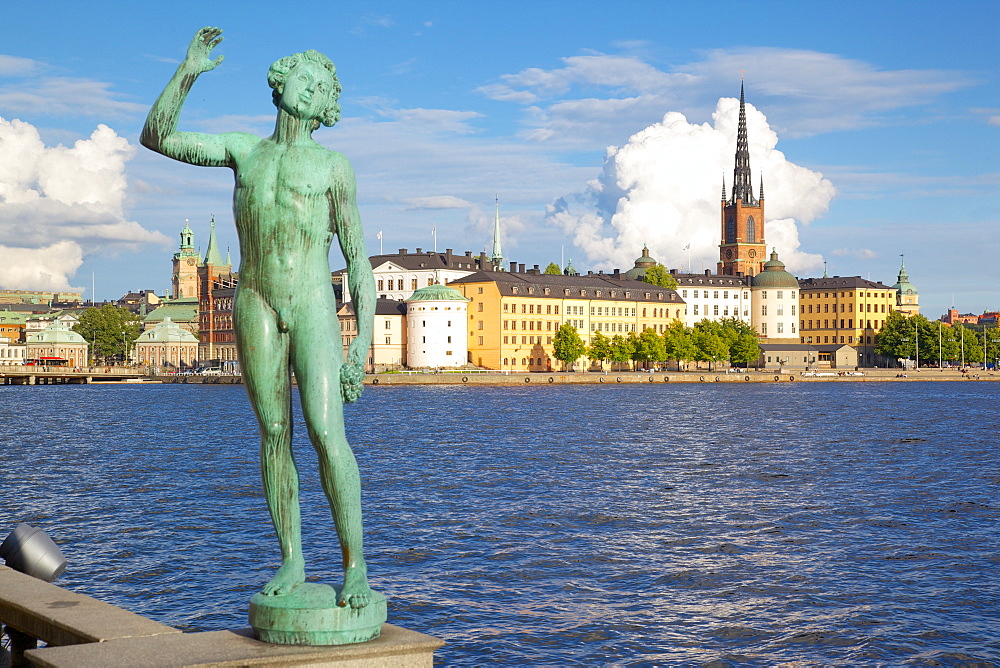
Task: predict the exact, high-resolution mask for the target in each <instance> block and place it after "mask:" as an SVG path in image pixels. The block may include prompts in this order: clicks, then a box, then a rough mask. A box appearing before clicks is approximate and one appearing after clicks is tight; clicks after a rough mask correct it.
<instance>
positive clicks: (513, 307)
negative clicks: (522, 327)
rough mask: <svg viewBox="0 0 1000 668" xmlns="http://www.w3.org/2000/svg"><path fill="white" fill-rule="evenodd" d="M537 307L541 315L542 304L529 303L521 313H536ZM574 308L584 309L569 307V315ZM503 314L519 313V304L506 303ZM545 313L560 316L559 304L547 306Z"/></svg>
mask: <svg viewBox="0 0 1000 668" xmlns="http://www.w3.org/2000/svg"><path fill="white" fill-rule="evenodd" d="M508 306H509V307H510V309H509V310H508ZM536 306H537V307H538V311H537V313H541V312H542V305H541V304H528V303H525V304H521V313H535V312H536V311H535V307H536ZM573 308H580V309H582V308H583V307H582V306H580V307H573V306H567V307H566V312H567V313H568V312H570V309H573ZM479 310H480V311H482V310H483V305H482V304H481V303H480V304H479ZM503 312H504V313H517V304H508V303H507V302H504V304H503ZM545 313H546V314H548V315H559V304H545ZM580 313H581V314H582V313H583V311H582V310H581V311H580Z"/></svg>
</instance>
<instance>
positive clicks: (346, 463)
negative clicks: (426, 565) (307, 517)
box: [292, 300, 371, 608]
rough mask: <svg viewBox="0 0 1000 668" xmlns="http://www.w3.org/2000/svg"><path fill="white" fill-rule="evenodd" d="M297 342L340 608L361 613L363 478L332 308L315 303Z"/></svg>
mask: <svg viewBox="0 0 1000 668" xmlns="http://www.w3.org/2000/svg"><path fill="white" fill-rule="evenodd" d="M300 315H301V317H298V318H297V319H296V324H297V325H298V327H297V328H296V331H295V332H294V337H293V343H292V363H293V365H294V368H295V377H296V380H297V381H298V384H299V396H300V397H301V400H302V413H303V416H304V417H305V421H306V427H307V428H308V430H309V439H310V440H311V441H312V444H313V447H314V448H315V449H316V454H317V455H318V457H319V471H320V481H321V482H322V485H323V491H324V492H325V493H326V498H327V500H328V501H329V502H330V510H331V511H332V512H333V522H334V524H335V525H336V527H337V538H338V540H339V541H340V549H341V552H342V555H343V565H344V587H343V589H342V590H341V592H340V597H339V599H338V601H337V602H338V603H339V604H340V605H342V606H344V605H350V606H351V607H354V608H361V607H364V606H365V605H367V604H368V601H369V599H370V596H371V589H370V588H369V587H368V569H367V566H366V564H365V558H364V550H363V540H362V525H361V479H360V475H359V473H358V464H357V461H356V460H355V459H354V453H353V452H352V451H351V448H350V446H349V445H348V444H347V436H346V435H345V433H344V410H343V403H342V399H341V395H340V367H341V360H342V359H343V355H344V353H343V347H342V344H341V341H340V336H339V333H340V327H339V326H338V325H337V319H336V311H335V308H334V306H333V304H332V303H329V304H324V303H323V302H322V301H321V300H316V302H312V303H310V304H309V306H308V312H302V313H300Z"/></svg>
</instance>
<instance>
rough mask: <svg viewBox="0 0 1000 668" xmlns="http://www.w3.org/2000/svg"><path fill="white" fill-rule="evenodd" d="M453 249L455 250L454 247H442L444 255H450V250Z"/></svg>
mask: <svg viewBox="0 0 1000 668" xmlns="http://www.w3.org/2000/svg"><path fill="white" fill-rule="evenodd" d="M453 250H455V249H454V248H445V249H444V254H445V255H451V252H452V251H453Z"/></svg>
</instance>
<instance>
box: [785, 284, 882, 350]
mask: <svg viewBox="0 0 1000 668" xmlns="http://www.w3.org/2000/svg"><path fill="white" fill-rule="evenodd" d="M849 294H850V293H848V292H841V293H840V297H841V298H844V297H847V296H848V295H849ZM856 294H857V296H858V298H859V299H864V298H865V297H868V298H870V299H889V298H890V297H892V296H893V294H895V293H890V292H865V291H863V290H862V291H860V292H858V293H856ZM819 295H820V293H818V292H803V293H802V298H803V299H820V296H819ZM822 298H823V299H830V298H833V299H836V298H837V293H836V292H824V293H823V297H822ZM834 343H836V341H834Z"/></svg>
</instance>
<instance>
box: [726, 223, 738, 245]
mask: <svg viewBox="0 0 1000 668" xmlns="http://www.w3.org/2000/svg"><path fill="white" fill-rule="evenodd" d="M726 243H727V244H732V243H736V218H734V217H733V216H729V218H727V219H726Z"/></svg>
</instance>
